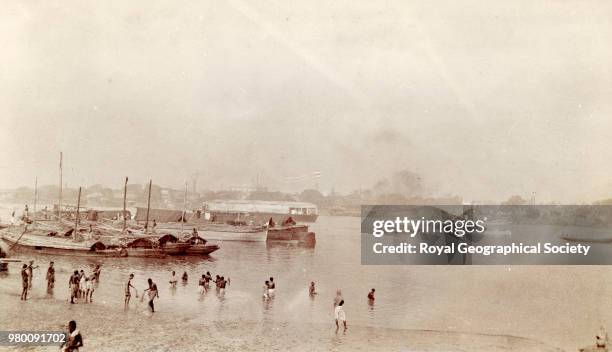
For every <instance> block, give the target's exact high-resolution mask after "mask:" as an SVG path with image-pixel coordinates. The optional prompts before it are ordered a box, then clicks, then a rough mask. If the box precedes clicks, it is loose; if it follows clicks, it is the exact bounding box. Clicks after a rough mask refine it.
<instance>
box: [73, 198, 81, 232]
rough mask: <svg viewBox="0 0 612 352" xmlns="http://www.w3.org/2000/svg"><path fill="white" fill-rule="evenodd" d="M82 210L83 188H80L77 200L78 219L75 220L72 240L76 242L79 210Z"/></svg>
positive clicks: (77, 217) (77, 216)
mask: <svg viewBox="0 0 612 352" xmlns="http://www.w3.org/2000/svg"><path fill="white" fill-rule="evenodd" d="M80 208H81V187H79V196H78V198H77V208H76V218H75V219H74V231H72V239H73V240H75V241H76V239H77V237H76V235H77V231H78V228H79V209H80Z"/></svg>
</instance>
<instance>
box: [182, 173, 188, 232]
mask: <svg viewBox="0 0 612 352" xmlns="http://www.w3.org/2000/svg"><path fill="white" fill-rule="evenodd" d="M186 213H187V181H185V195H184V196H183V215H182V216H181V236H182V235H183V228H184V224H185V214H186Z"/></svg>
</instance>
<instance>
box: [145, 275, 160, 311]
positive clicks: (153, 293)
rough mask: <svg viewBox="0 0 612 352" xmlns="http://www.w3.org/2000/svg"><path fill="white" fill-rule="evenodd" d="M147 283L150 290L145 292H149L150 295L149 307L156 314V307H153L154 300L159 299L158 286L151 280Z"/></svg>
mask: <svg viewBox="0 0 612 352" xmlns="http://www.w3.org/2000/svg"><path fill="white" fill-rule="evenodd" d="M147 282H148V283H149V288H147V289H146V290H145V292H147V291H148V294H149V307H150V308H151V312H152V313H155V306H154V305H153V300H154V299H155V298H159V292H158V291H157V285H156V284H155V283H154V282H153V280H151V278H149V279H148V280H147Z"/></svg>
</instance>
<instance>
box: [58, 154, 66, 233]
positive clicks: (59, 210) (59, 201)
mask: <svg viewBox="0 0 612 352" xmlns="http://www.w3.org/2000/svg"><path fill="white" fill-rule="evenodd" d="M63 159H64V153H62V152H60V163H59V196H58V201H57V220H58V221H59V222H60V223H61V221H62V160H63Z"/></svg>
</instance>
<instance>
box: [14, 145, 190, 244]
mask: <svg viewBox="0 0 612 352" xmlns="http://www.w3.org/2000/svg"><path fill="white" fill-rule="evenodd" d="M63 159H64V154H63V152H60V161H59V194H58V203H57V204H58V206H57V218H58V220H60V221H61V219H62V178H63ZM127 184H128V177H127V176H126V177H125V183H124V185H123V217H122V218H123V231H126V230H127V216H126V215H125V214H127ZM152 185H153V180H149V188H148V195H147V213H146V219H145V223H144V231H145V233H147V232H148V230H149V212H150V210H151V187H152ZM81 189H82V187H80V186H79V190H78V196H77V203H76V216H75V220H74V236H76V234H77V232H78V228H79V220H80V209H81ZM37 202H38V176H36V178H35V181H34V216H33V219H32V223H33V227H34V228H36V225H37V223H36V219H37V216H36V214H37V209H36V206H37ZM26 208H27V206H26ZM186 213H187V182H185V194H184V197H183V214H182V215H183V216H182V218H183V219H184V218H185V214H186ZM183 223H184V221H181V233H183V230H184V229H183V226H184V224H183Z"/></svg>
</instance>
